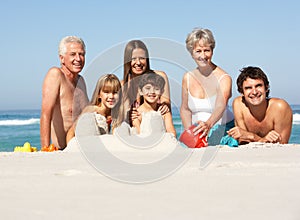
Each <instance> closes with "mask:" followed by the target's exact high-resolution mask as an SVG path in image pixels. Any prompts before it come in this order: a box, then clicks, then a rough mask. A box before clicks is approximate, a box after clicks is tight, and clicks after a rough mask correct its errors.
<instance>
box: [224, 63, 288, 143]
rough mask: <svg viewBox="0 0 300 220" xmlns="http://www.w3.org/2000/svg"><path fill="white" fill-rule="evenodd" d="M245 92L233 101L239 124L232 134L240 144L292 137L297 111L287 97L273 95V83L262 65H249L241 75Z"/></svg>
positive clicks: (240, 89) (239, 86)
mask: <svg viewBox="0 0 300 220" xmlns="http://www.w3.org/2000/svg"><path fill="white" fill-rule="evenodd" d="M237 87H238V91H239V92H240V93H241V96H239V97H237V98H235V99H234V101H233V112H234V118H235V127H234V128H232V129H230V130H229V131H228V134H229V135H230V136H232V137H233V138H235V139H237V140H238V141H239V143H240V144H244V143H249V142H268V143H277V142H279V143H281V144H286V143H288V141H289V138H290V134H291V129H292V120H293V113H292V109H291V107H290V106H289V104H288V103H287V102H286V101H284V100H283V99H279V98H269V93H270V86H269V81H268V78H267V76H266V75H265V73H264V72H263V71H262V70H261V69H260V68H258V67H251V66H250V67H246V68H243V69H242V70H241V73H240V75H239V77H238V79H237Z"/></svg>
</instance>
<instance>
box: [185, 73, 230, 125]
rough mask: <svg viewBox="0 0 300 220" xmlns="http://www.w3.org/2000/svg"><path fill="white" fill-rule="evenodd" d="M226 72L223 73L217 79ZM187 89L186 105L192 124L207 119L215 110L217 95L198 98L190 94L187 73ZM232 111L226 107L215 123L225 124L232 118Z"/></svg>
mask: <svg viewBox="0 0 300 220" xmlns="http://www.w3.org/2000/svg"><path fill="white" fill-rule="evenodd" d="M226 75H228V74H225V75H223V76H222V77H221V78H220V79H219V81H220V80H221V79H222V78H223V77H224V76H226ZM187 76H188V77H187V90H188V107H189V109H190V110H191V112H192V124H194V123H196V122H197V121H207V120H208V118H209V117H210V116H211V114H212V112H213V111H214V110H215V103H216V98H217V96H216V95H214V96H211V97H208V98H204V99H200V98H196V97H194V96H192V95H191V93H190V91H189V74H188V75H187ZM233 118H234V117H233V113H232V112H231V111H230V110H229V109H228V106H227V107H226V109H225V111H224V113H223V116H222V118H221V119H220V120H219V121H218V122H217V123H216V124H222V125H224V124H226V123H228V122H230V121H232V120H233Z"/></svg>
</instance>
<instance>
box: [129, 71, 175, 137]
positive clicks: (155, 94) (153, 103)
mask: <svg viewBox="0 0 300 220" xmlns="http://www.w3.org/2000/svg"><path fill="white" fill-rule="evenodd" d="M164 86H165V80H164V78H163V77H162V76H160V75H158V74H156V73H152V72H147V73H144V74H143V75H142V76H140V78H139V88H138V91H139V94H140V96H141V97H140V100H141V105H140V106H139V107H138V108H137V111H138V113H139V114H138V117H137V118H135V119H134V120H133V121H132V125H133V127H135V128H136V130H137V133H138V134H140V133H141V124H142V120H143V116H144V115H145V113H148V112H153V111H157V112H159V113H160V114H161V112H160V109H159V107H160V104H159V100H160V96H161V95H162V94H163V92H164ZM161 117H162V119H163V121H164V124H165V129H166V132H168V133H172V134H174V136H175V137H176V130H175V127H174V125H173V120H172V114H171V112H170V111H169V112H167V113H165V114H164V115H161ZM154 129H155V128H154Z"/></svg>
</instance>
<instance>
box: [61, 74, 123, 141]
mask: <svg viewBox="0 0 300 220" xmlns="http://www.w3.org/2000/svg"><path fill="white" fill-rule="evenodd" d="M121 92H122V91H121V83H120V81H119V79H118V77H117V76H116V75H114V74H106V75H104V76H102V77H101V78H100V79H99V80H98V82H97V84H96V87H95V90H94V93H93V96H92V99H91V102H90V105H88V106H86V107H85V108H84V109H83V111H82V114H84V113H89V112H93V113H94V117H95V122H96V124H97V126H98V129H99V132H100V134H108V133H112V131H113V129H114V128H115V127H117V126H118V125H120V121H118V118H120V117H118V113H117V111H120V112H122V110H120V108H121V104H120V103H121V102H119V100H120V99H121V98H122V94H121ZM75 128H76V123H74V124H73V126H72V127H71V128H70V130H69V131H68V134H67V143H68V142H69V141H70V140H71V139H72V137H74V136H75Z"/></svg>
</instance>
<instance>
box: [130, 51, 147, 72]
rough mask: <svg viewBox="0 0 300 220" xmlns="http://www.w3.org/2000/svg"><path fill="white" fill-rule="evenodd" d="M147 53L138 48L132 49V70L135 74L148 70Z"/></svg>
mask: <svg viewBox="0 0 300 220" xmlns="http://www.w3.org/2000/svg"><path fill="white" fill-rule="evenodd" d="M146 57H147V55H146V52H145V51H144V50H143V49H141V48H137V49H134V50H133V51H132V56H131V72H132V73H133V74H135V75H141V74H143V73H144V72H145V71H146V68H147V59H146Z"/></svg>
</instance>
